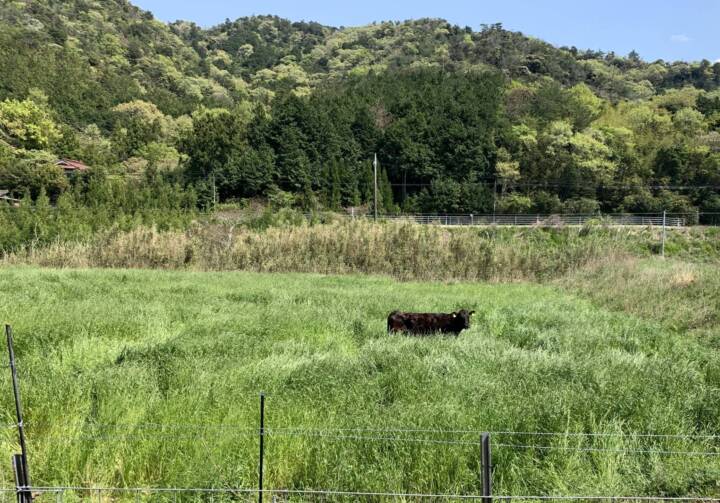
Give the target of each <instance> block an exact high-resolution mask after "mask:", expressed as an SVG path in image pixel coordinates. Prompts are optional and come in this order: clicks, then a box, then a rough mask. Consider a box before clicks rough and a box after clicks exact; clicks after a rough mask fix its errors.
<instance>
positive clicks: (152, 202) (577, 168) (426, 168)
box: [0, 0, 720, 223]
mask: <svg viewBox="0 0 720 503" xmlns="http://www.w3.org/2000/svg"><path fill="white" fill-rule="evenodd" d="M0 75H3V77H2V79H0V189H5V190H9V191H10V195H11V196H13V197H15V198H17V199H23V198H24V199H25V203H24V204H26V205H30V204H32V201H33V200H35V199H37V198H38V197H39V196H40V195H41V192H43V189H44V192H45V194H47V195H48V196H49V198H50V203H52V204H55V203H57V201H58V200H59V198H60V196H62V195H64V196H65V199H66V200H71V201H69V202H68V204H74V205H79V206H85V207H87V206H93V205H94V206H101V207H110V208H113V209H117V207H118V206H120V208H119V211H120V212H121V213H122V214H127V213H133V212H134V211H136V209H137V207H138V206H139V207H143V208H147V207H148V206H152V207H156V206H158V205H160V206H163V203H162V201H163V200H164V199H163V198H159V197H158V196H157V194H158V192H160V193H167V192H174V193H180V192H181V193H183V194H184V196H183V197H186V200H187V201H192V204H190V206H194V207H196V208H198V209H205V208H209V207H213V206H214V204H215V203H216V202H218V201H219V202H243V201H247V200H248V199H253V198H260V199H264V200H270V201H271V202H272V204H278V203H279V204H280V205H281V206H293V207H297V208H302V209H304V210H311V209H317V208H330V209H335V210H339V209H341V208H342V207H348V206H354V207H360V208H362V207H367V205H368V204H369V203H370V202H371V199H372V174H371V172H370V170H371V167H370V160H371V159H372V157H373V154H374V153H377V155H378V159H379V162H380V173H379V178H380V180H379V183H380V188H381V191H380V192H381V194H380V197H379V207H380V210H381V211H382V212H398V211H406V212H444V213H476V214H479V213H489V212H492V211H497V212H500V213H525V212H537V213H559V212H565V213H594V212H599V211H601V212H636V213H637V212H640V213H657V212H662V211H663V210H667V211H668V212H671V213H686V214H688V218H689V219H690V220H693V219H695V218H696V217H695V216H694V215H697V212H698V211H700V212H702V213H712V212H718V211H720V189H719V188H718V187H720V130H719V129H720V90H718V86H720V63H715V64H711V63H710V62H708V61H701V62H665V61H654V62H647V61H643V60H642V59H641V58H640V57H639V56H638V55H637V54H636V53H631V54H629V55H627V56H620V55H617V54H613V53H607V54H606V53H601V52H597V51H583V50H578V49H576V48H558V47H554V46H552V45H550V44H547V43H545V42H543V41H541V40H538V39H535V38H532V37H529V36H526V35H524V34H521V33H517V32H511V31H507V30H505V29H503V28H502V26H501V25H489V26H483V27H481V29H480V30H479V31H475V30H473V29H471V28H468V27H460V26H453V25H450V24H448V23H447V22H445V21H443V20H439V19H420V20H410V21H403V22H378V23H375V24H372V25H368V26H362V27H349V28H333V27H326V26H322V25H319V24H317V23H312V22H291V21H288V20H283V19H280V18H277V17H273V16H256V17H249V18H241V19H238V20H236V21H227V22H225V23H223V24H221V25H218V26H215V27H212V28H209V29H201V28H200V27H198V26H196V25H194V24H192V23H190V22H184V21H178V22H175V23H172V24H169V25H168V24H165V23H161V22H159V21H157V20H155V19H153V17H152V14H151V13H148V12H145V11H142V10H140V9H138V8H136V7H134V6H132V5H131V4H129V3H128V2H126V1H124V0H111V1H103V2H99V1H90V0H72V1H68V2H65V1H62V2H61V1H51V0H22V1H17V0H16V1H12V2H3V4H2V6H1V7H0ZM58 158H70V159H79V160H82V161H83V162H85V163H86V164H87V165H89V166H90V167H91V170H90V171H89V172H88V173H85V174H82V175H80V176H75V177H71V179H68V177H65V176H63V175H62V173H61V171H60V170H59V169H58V168H57V167H56V166H54V161H55V160H56V159H58ZM128 192H131V193H134V194H141V195H142V196H138V198H136V199H135V202H134V203H133V205H124V203H123V202H122V201H123V198H122V197H117V194H121V193H128ZM108 194H113V195H108ZM178 197H180V196H178ZM176 199H177V198H174V200H176ZM158 201H160V203H158ZM176 206H177V205H175V204H174V203H173V204H170V205H164V206H163V207H162V208H161V209H167V210H172V211H174V210H176V209H177V208H176ZM701 220H702V221H703V222H705V223H707V222H709V221H711V220H712V217H710V216H708V217H705V218H701Z"/></svg>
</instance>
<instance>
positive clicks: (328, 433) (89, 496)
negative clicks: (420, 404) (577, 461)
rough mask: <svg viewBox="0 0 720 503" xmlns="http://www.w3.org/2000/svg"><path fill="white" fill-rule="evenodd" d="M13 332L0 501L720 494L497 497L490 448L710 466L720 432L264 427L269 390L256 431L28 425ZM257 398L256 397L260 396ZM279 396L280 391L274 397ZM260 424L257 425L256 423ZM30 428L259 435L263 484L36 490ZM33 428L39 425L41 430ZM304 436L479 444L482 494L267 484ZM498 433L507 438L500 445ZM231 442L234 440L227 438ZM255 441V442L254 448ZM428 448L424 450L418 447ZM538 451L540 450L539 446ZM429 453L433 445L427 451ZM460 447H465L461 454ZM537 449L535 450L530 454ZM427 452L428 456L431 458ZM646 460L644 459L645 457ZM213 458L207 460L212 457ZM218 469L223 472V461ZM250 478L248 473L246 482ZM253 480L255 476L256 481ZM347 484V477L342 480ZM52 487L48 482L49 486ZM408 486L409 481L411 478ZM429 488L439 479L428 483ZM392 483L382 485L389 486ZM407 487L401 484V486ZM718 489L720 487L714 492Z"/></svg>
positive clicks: (141, 436)
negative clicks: (284, 452) (11, 436)
mask: <svg viewBox="0 0 720 503" xmlns="http://www.w3.org/2000/svg"><path fill="white" fill-rule="evenodd" d="M6 332H7V336H8V347H9V353H10V361H11V365H10V367H11V368H12V370H13V378H14V379H13V388H14V391H15V393H16V395H15V398H16V402H15V407H16V414H17V420H16V421H15V422H12V421H8V420H7V419H6V420H5V421H3V424H0V427H2V428H4V429H9V428H17V429H18V434H19V437H20V440H21V449H22V454H15V455H14V456H13V469H14V472H15V480H16V487H15V488H0V503H4V502H5V501H13V500H14V499H15V498H17V502H18V503H33V501H36V502H37V503H45V502H48V503H51V502H54V503H64V502H65V501H67V502H68V503H72V502H75V501H90V502H98V503H102V502H105V501H133V502H136V503H140V502H141V501H142V502H146V501H158V502H160V501H162V502H163V503H165V502H168V503H169V502H173V503H177V502H180V501H182V502H184V501H188V502H189V501H193V502H194V501H203V502H207V501H210V502H212V503H214V502H215V501H218V502H220V501H223V502H224V501H228V502H229V501H246V500H247V501H251V500H254V499H255V498H256V497H257V498H258V499H259V501H260V503H262V501H263V497H264V496H267V497H268V501H273V502H279V501H316V500H319V501H428V500H429V501H460V500H482V501H483V503H491V500H492V499H496V500H508V501H511V500H516V501H544V500H558V501H565V500H568V501H570V500H572V501H588V502H591V501H605V500H613V501H638V502H640V501H697V502H701V501H703V502H705V501H707V502H715V501H717V502H720V494H719V495H718V496H715V495H713V496H689V495H657V496H655V495H638V496H615V495H589V496H584V495H547V494H541V495H526V496H518V495H491V494H492V492H491V489H492V470H493V468H494V465H493V464H492V463H491V448H490V446H491V444H490V438H491V437H492V438H493V443H492V448H493V449H497V451H498V452H500V453H502V452H504V451H508V452H510V453H517V454H511V455H509V456H500V459H502V461H503V463H505V462H509V463H511V462H512V459H517V458H516V457H515V456H520V455H522V456H526V455H530V456H534V455H537V456H538V457H539V456H540V454H539V453H542V452H552V451H555V452H558V453H561V454H562V455H565V454H568V453H576V454H577V455H578V456H587V459H588V461H591V462H595V461H597V459H593V456H595V455H596V454H612V455H632V456H637V457H638V458H637V459H642V460H643V461H644V460H651V459H655V460H659V462H664V458H660V456H669V457H674V458H676V459H675V462H677V461H678V460H680V459H683V458H686V457H687V458H695V459H698V458H702V459H703V461H702V463H705V464H708V465H710V463H713V465H715V464H717V462H718V460H720V433H718V432H715V431H695V432H679V433H673V432H670V433H648V432H633V431H627V432H623V431H607V432H603V431H598V432H583V431H513V430H495V431H492V430H490V431H488V430H480V429H473V428H423V427H397V426H392V425H383V426H377V425H376V426H373V425H363V426H357V427H345V428H336V427H330V426H327V427H322V426H320V427H318V426H305V425H303V426H298V425H280V426H278V427H266V424H265V422H264V419H263V418H264V412H265V398H266V396H268V395H266V394H265V393H260V395H259V398H260V421H259V424H258V426H259V427H253V426H249V425H248V424H247V423H246V424H240V423H235V424H232V423H211V422H198V423H160V422H147V423H94V422H92V421H85V422H83V421H78V422H66V423H50V422H41V421H38V422H34V421H30V422H28V423H25V422H24V420H23V418H22V412H21V402H20V395H19V388H18V385H17V384H18V383H17V382H16V379H15V378H16V374H15V373H14V370H15V360H14V352H13V350H12V337H11V329H10V327H9V326H6ZM256 396H257V395H256ZM269 396H275V395H269ZM250 424H252V422H250ZM26 428H27V429H28V430H29V435H28V438H30V439H31V440H30V443H35V442H38V443H45V444H46V445H50V446H52V445H53V444H52V442H53V441H58V442H70V443H71V442H85V441H91V442H107V443H110V444H113V445H119V444H120V442H125V441H130V442H145V441H149V442H164V441H169V442H178V441H183V440H189V441H191V442H202V445H205V444H206V443H207V440H206V438H205V436H206V435H209V436H211V437H212V438H217V439H222V440H225V439H227V438H228V437H233V438H237V439H238V440H241V439H242V440H243V441H244V442H247V441H248V439H249V438H255V439H259V456H258V459H259V463H258V467H259V475H258V482H259V485H258V487H257V488H248V487H237V488H231V487H220V488H181V487H166V488H163V487H94V486H82V485H78V486H71V485H67V486H63V485H58V486H55V485H51V484H49V482H51V481H48V480H45V481H44V482H39V483H38V485H37V487H36V486H31V483H30V479H29V477H28V471H27V467H28V465H27V464H26V460H25V459H23V460H22V463H23V464H24V466H21V465H20V464H19V463H20V461H19V459H18V458H24V456H25V454H26V451H25V444H24V443H23V438H24V437H23V435H24V433H23V432H24V431H26ZM35 429H37V430H36V431H35ZM274 438H276V439H282V438H285V439H304V440H307V441H309V442H310V443H311V444H312V445H313V446H315V445H316V444H317V443H318V442H322V441H327V442H340V443H343V444H348V447H349V449H348V450H347V451H344V452H352V451H353V450H354V448H355V447H354V446H355V443H356V442H376V443H380V444H381V445H383V449H382V451H383V455H387V453H389V452H393V450H394V447H391V446H394V445H399V446H400V447H398V450H396V451H395V452H402V453H403V455H406V454H407V450H406V449H407V448H406V447H403V445H404V444H413V445H418V446H427V447H422V448H423V449H428V450H429V449H434V448H436V447H437V446H446V447H447V448H448V449H451V448H454V447H455V446H461V447H459V449H466V450H472V451H474V452H475V453H476V454H475V459H477V453H481V455H480V463H479V466H480V469H481V471H482V477H483V478H482V484H481V485H480V486H479V487H481V488H482V491H483V494H472V493H467V494H466V493H465V492H464V491H462V490H459V489H461V488H458V487H451V488H449V489H454V490H455V492H453V491H451V490H449V491H448V492H427V493H426V492H402V491H400V490H398V491H397V492H394V491H391V490H387V491H385V490H379V491H370V490H368V491H362V490H357V491H356V490H337V489H325V488H317V489H316V488H306V487H303V485H304V484H303V483H302V481H294V483H293V485H294V486H295V487H286V488H282V487H281V488H263V466H264V463H263V453H264V447H263V446H264V440H265V439H274ZM496 438H498V439H499V441H498V442H495V439H496ZM226 445H227V444H226ZM246 447H247V444H246ZM419 448H420V447H419ZM535 451H536V452H535ZM423 452H425V451H423ZM458 452H459V451H458ZM526 453H530V454H526ZM423 455H424V454H423ZM641 457H642V458H641ZM204 459H205V458H204ZM206 460H207V461H208V463H209V464H211V465H214V462H213V461H212V459H211V458H210V457H207V459H206ZM214 468H218V467H217V466H215V467H214ZM245 479H247V477H246V478H245ZM250 480H252V479H250ZM337 480H339V479H337ZM44 484H47V485H44ZM403 485H404V484H403ZM415 487H416V486H415V484H413V483H410V484H408V485H406V487H405V489H407V488H410V489H412V488H415ZM420 487H421V488H426V487H430V488H431V489H434V487H433V485H432V484H430V485H429V486H428V485H420ZM476 487H478V486H477V485H476V484H475V483H471V484H470V485H468V486H467V487H466V489H467V490H468V492H469V491H470V490H471V489H475V488H476ZM383 489H384V488H383ZM400 489H402V487H400ZM710 492H711V493H712V494H718V493H720V491H713V490H712V489H710Z"/></svg>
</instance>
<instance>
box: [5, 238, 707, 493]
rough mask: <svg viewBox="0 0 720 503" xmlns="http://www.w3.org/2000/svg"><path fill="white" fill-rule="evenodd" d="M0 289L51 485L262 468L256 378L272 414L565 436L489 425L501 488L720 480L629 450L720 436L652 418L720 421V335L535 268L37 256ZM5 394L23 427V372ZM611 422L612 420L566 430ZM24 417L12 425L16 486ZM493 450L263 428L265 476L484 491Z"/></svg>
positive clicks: (676, 447)
mask: <svg viewBox="0 0 720 503" xmlns="http://www.w3.org/2000/svg"><path fill="white" fill-rule="evenodd" d="M397 232H406V231H403V230H400V229H399V230H398V231H397ZM418 232H420V231H418ZM398 242H399V241H398ZM327 246H331V245H330V243H329V242H328V244H327ZM419 253H421V254H422V253H423V252H422V251H420V252H419ZM408 260H410V258H408ZM0 291H2V292H3V294H2V296H0V318H2V319H3V320H5V321H7V322H11V323H12V324H13V326H14V329H15V333H16V340H17V344H16V353H17V357H18V360H19V368H20V379H21V386H22V392H23V396H24V399H25V402H26V412H27V421H28V425H29V426H28V438H29V444H30V459H31V468H32V470H33V472H32V475H33V478H34V481H33V482H34V484H35V485H38V486H40V485H55V484H71V485H73V484H79V485H100V486H108V485H111V486H144V485H152V486H183V487H192V486H196V487H213V486H214V487H223V486H225V487H239V486H251V487H252V486H254V485H255V483H256V470H257V436H256V434H255V433H254V432H252V431H249V430H248V429H252V428H257V426H258V393H259V392H260V391H261V390H262V391H265V392H267V393H268V398H267V410H266V417H267V426H268V428H271V429H272V428H276V429H277V428H282V427H303V428H316V429H353V428H380V429H396V428H414V429H442V430H447V429H453V430H477V431H485V430H490V431H521V432H522V431H548V432H557V433H559V435H557V436H548V437H529V436H524V435H520V434H502V435H501V434H497V435H494V436H493V439H492V440H493V442H494V444H496V446H497V447H495V449H494V451H493V457H494V463H495V472H494V481H495V493H496V494H607V495H623V494H624V495H630V494H652V495H658V494H663V495H669V496H675V495H687V494H695V495H705V496H719V495H720V486H719V485H718V481H719V480H720V456H714V457H701V456H688V455H681V454H657V453H633V452H627V451H632V450H663V451H687V450H698V451H712V452H720V450H719V449H718V441H717V440H711V439H663V438H646V437H642V436H640V435H639V434H640V433H646V432H653V433H660V434H688V433H690V434H692V433H702V434H718V433H720V414H719V413H720V401H719V399H718V396H720V394H718V389H720V374H719V373H718V371H717V369H718V368H720V351H719V350H718V346H717V345H716V344H715V343H713V342H712V341H711V340H709V339H706V338H702V337H695V336H693V335H691V334H690V333H689V332H688V331H687V329H686V327H683V326H672V325H671V324H670V323H668V320H666V319H658V320H652V319H649V318H643V317H641V316H642V315H644V313H638V315H640V316H634V315H631V314H627V313H624V312H620V311H618V310H615V308H616V307H617V306H611V307H612V308H613V310H608V309H605V308H603V307H601V304H603V302H604V301H603V300H602V299H600V298H595V299H593V300H592V301H588V300H582V299H580V298H578V297H576V296H573V295H569V294H566V293H563V292H562V291H561V290H560V289H559V288H558V287H556V286H540V285H532V284H526V283H518V284H505V285H493V284H469V283H462V282H453V281H448V282H442V283H437V282H436V283H422V282H404V283H399V282H396V281H394V280H391V279H387V278H379V277H361V276H354V275H348V276H325V275H316V274H311V275H297V274H256V273H238V272H222V273H202V272H163V271H128V270H115V271H111V270H40V269H34V268H26V267H15V268H7V267H6V268H4V269H1V270H0ZM621 294H622V292H618V295H621ZM460 307H465V308H468V309H475V310H476V311H477V315H476V317H475V320H474V322H473V326H472V328H471V329H470V330H469V331H466V332H463V333H462V334H461V335H460V337H458V338H452V337H451V338H444V337H430V338H410V337H403V336H393V335H387V334H386V333H385V317H386V316H387V313H388V312H389V311H391V310H393V309H406V310H418V311H448V310H451V309H456V308H460ZM0 408H1V410H2V418H3V422H4V423H7V424H10V423H11V422H12V415H13V414H12V413H13V404H12V395H11V389H10V387H9V377H8V379H7V380H6V386H5V393H3V394H2V396H0ZM103 425H114V426H110V427H108V426H103ZM133 425H135V426H133ZM140 425H145V426H140ZM153 425H162V426H153ZM218 425H224V426H223V427H220V426H218ZM598 432H608V433H613V434H618V435H617V436H596V437H577V436H573V435H570V433H598ZM566 433H567V434H566ZM14 435H15V434H14V432H13V430H11V429H3V430H2V433H1V435H0V458H2V459H5V460H8V463H5V464H3V465H2V471H1V473H2V478H3V480H2V481H1V482H2V484H3V485H5V486H12V481H11V473H10V472H9V470H8V468H9V459H10V453H11V452H15V451H16V450H17V445H16V440H15V436H14ZM328 435H335V436H382V437H393V436H394V437H403V438H405V437H406V436H407V435H408V434H407V433H400V432H364V433H362V434H357V433H355V434H342V433H338V432H337V431H335V432H332V433H328ZM415 436H416V437H419V438H431V439H436V440H456V441H479V434H477V433H468V434H459V433H456V434H449V433H444V434H442V433H424V434H420V433H417V434H415ZM498 444H519V445H537V446H546V447H555V448H559V449H552V450H541V449H526V448H517V447H500V446H498ZM575 447H577V448H582V449H607V451H596V450H587V451H576V450H572V448H575ZM479 462H480V450H479V446H476V445H466V444H453V445H448V444H431V443H416V442H409V441H403V440H397V439H396V440H385V441H383V440H376V439H337V438H328V437H313V436H302V435H273V434H270V435H269V436H268V438H267V452H266V463H267V464H266V476H267V479H266V481H265V485H266V487H271V488H272V487H274V488H332V489H345V490H370V491H373V490H377V491H386V490H389V491H401V492H433V493H434V492H443V493H478V492H479V491H480V484H481V483H480V474H479V473H480V472H479Z"/></svg>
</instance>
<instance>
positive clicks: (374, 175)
mask: <svg viewBox="0 0 720 503" xmlns="http://www.w3.org/2000/svg"><path fill="white" fill-rule="evenodd" d="M377 166H378V160H377V153H376V154H375V159H373V179H374V180H375V182H374V185H375V198H374V200H375V220H376V221H377Z"/></svg>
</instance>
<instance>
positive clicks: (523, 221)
mask: <svg viewBox="0 0 720 503" xmlns="http://www.w3.org/2000/svg"><path fill="white" fill-rule="evenodd" d="M309 216H310V215H308V217H309ZM343 216H344V217H347V218H350V219H353V218H356V219H361V218H362V219H370V220H372V219H373V218H374V217H373V215H367V214H355V215H352V214H345V215H343ZM663 219H664V221H665V226H666V227H684V226H685V225H686V219H685V218H684V217H676V216H672V217H671V216H665V217H663V215H662V214H660V215H656V214H655V215H611V214H608V215H597V214H593V215H528V214H523V215H472V214H467V215H427V214H413V215H378V220H391V221H400V222H411V223H416V224H426V225H448V226H451V225H483V226H487V225H504V226H507V225H511V226H512V225H524V226H532V225H535V226H545V227H551V226H559V225H584V224H586V223H587V222H590V221H597V222H602V223H605V224H609V225H639V226H659V227H662V226H663Z"/></svg>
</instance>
